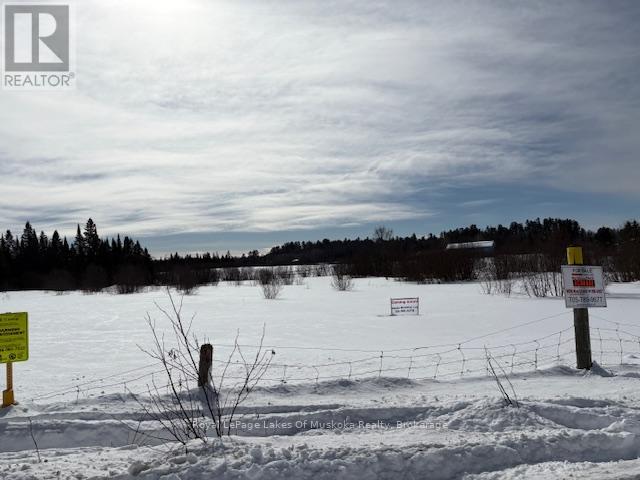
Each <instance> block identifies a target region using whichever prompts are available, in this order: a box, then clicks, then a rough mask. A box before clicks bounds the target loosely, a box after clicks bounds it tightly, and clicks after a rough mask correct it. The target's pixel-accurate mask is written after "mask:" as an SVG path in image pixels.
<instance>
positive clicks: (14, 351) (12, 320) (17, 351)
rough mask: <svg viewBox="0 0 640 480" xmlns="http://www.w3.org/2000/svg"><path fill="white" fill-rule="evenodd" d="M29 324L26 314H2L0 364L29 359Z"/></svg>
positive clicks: (0, 323) (0, 322) (0, 318)
mask: <svg viewBox="0 0 640 480" xmlns="http://www.w3.org/2000/svg"><path fill="white" fill-rule="evenodd" d="M28 322H29V320H28V315H27V313H24V312H23V313H1V314H0V363H13V362H24V361H25V360H28V359H29V329H28Z"/></svg>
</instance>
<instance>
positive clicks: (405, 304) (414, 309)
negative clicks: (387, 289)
mask: <svg viewBox="0 0 640 480" xmlns="http://www.w3.org/2000/svg"><path fill="white" fill-rule="evenodd" d="M391 315H420V299H419V298H418V297H415V298H413V297H412V298H392V299H391Z"/></svg>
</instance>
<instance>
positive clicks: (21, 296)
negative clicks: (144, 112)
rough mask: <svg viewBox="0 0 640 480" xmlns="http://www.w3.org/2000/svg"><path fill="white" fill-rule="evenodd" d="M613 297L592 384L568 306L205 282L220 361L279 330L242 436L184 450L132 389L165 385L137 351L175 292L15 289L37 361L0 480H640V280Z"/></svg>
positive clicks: (11, 298)
mask: <svg viewBox="0 0 640 480" xmlns="http://www.w3.org/2000/svg"><path fill="white" fill-rule="evenodd" d="M410 296H417V297H420V308H421V315H420V316H404V317H390V316H389V299H390V298H391V297H410ZM608 302H609V307H608V308H606V309H598V310H596V309H592V311H591V326H592V347H593V357H594V360H596V361H597V362H598V363H600V364H601V365H602V366H603V368H596V369H594V370H593V371H592V372H589V373H586V374H585V373H584V372H581V371H577V370H575V369H573V368H572V366H573V364H574V363H573V362H574V357H575V353H574V344H573V329H572V313H571V311H570V310H567V309H565V307H564V302H563V300H561V299H529V298H526V297H520V296H512V297H511V298H506V297H503V296H487V295H483V294H482V293H481V291H480V288H479V286H478V285H477V284H464V285H414V284H404V283H398V282H394V281H391V280H385V279H379V278H371V279H360V280H357V281H356V286H355V289H354V291H351V292H336V291H334V290H333V289H332V288H331V286H330V282H329V279H328V278H309V279H307V280H306V283H305V285H293V286H287V287H285V289H284V291H283V294H282V296H281V298H280V299H278V300H275V301H268V300H265V299H263V298H262V294H261V291H260V290H259V288H258V287H255V286H251V285H248V284H247V285H244V286H240V287H236V286H234V285H231V284H225V283H221V284H220V285H219V286H217V287H207V288H201V289H200V290H199V291H198V292H197V294H196V295H192V296H188V297H185V298H184V306H183V313H184V316H185V318H191V316H192V315H194V314H195V319H194V322H193V330H194V331H195V332H196V333H197V334H198V335H199V336H200V337H201V338H203V339H207V340H209V341H210V342H211V343H212V344H214V359H216V360H218V359H220V360H221V359H224V358H225V354H227V353H228V352H229V348H230V347H229V345H230V344H232V343H233V340H234V338H235V336H236V333H237V332H238V331H239V335H240V343H242V344H246V345H247V346H246V347H245V349H246V351H252V349H253V347H252V345H255V344H256V343H257V342H258V340H259V337H260V334H261V331H262V328H263V325H264V326H265V329H266V337H265V344H266V345H268V346H269V348H270V349H273V350H274V351H275V352H276V354H275V357H274V360H273V365H272V367H271V369H270V370H269V372H268V373H267V375H266V376H265V379H264V381H263V383H262V384H261V385H260V386H259V388H257V389H256V390H255V391H254V392H253V394H252V395H251V396H250V397H249V399H248V401H247V402H246V403H245V404H244V405H243V406H242V411H241V412H240V413H241V417H239V418H240V419H241V421H242V423H241V424H239V425H238V430H239V431H238V435H237V436H234V437H231V438H227V439H225V440H224V442H223V443H219V442H214V441H212V442H210V444H209V445H207V446H202V445H200V444H199V443H197V442H194V443H193V444H192V445H191V446H190V447H191V448H190V453H188V454H186V455H185V453H184V450H181V449H178V448H173V449H171V448H170V447H171V446H170V445H164V444H160V443H161V441H160V440H158V439H157V438H156V437H162V431H161V429H159V426H158V425H157V424H155V423H154V422H152V421H149V420H148V419H147V418H145V416H144V412H142V410H141V407H140V405H139V403H138V402H136V401H134V400H133V398H132V396H131V392H135V393H138V392H140V393H142V394H143V395H142V396H143V397H144V391H145V390H146V385H148V384H149V382H150V381H151V379H152V378H153V379H161V378H162V373H154V372H158V370H159V366H158V365H157V364H156V363H154V362H153V361H151V359H149V357H148V356H146V355H145V354H144V353H143V352H142V351H141V350H140V348H138V346H142V347H149V346H150V345H151V340H152V339H151V336H150V332H149V328H148V326H147V324H146V322H145V316H146V315H147V313H148V314H149V315H150V316H151V318H152V319H155V320H156V321H157V326H158V328H159V329H164V328H166V322H163V319H162V316H161V314H160V312H159V310H158V309H157V307H156V305H155V303H157V304H158V305H159V306H161V307H166V306H167V305H168V298H167V294H166V292H163V291H162V290H155V291H149V292H146V293H141V294H136V295H128V296H117V295H110V294H99V295H83V294H81V293H71V294H67V295H55V294H51V293H43V292H12V293H9V294H3V295H0V311H28V312H29V320H30V359H29V361H28V362H24V363H19V364H15V368H14V370H15V392H16V398H17V400H18V401H19V402H20V404H19V405H17V406H15V407H12V408H10V409H5V410H4V411H2V412H1V413H0V478H3V479H4V478H11V479H13V478H15V479H29V478H92V477H93V478H103V477H110V478H131V477H135V478H145V479H160V478H164V479H167V480H176V479H182V480H186V479H200V478H295V479H297V478H312V477H313V478H316V479H324V478H327V479H333V478H349V479H351V478H353V479H364V478H372V479H373V478H394V479H397V478H469V479H480V478H482V479H489V478H491V479H493V478H571V477H577V476H582V477H584V478H598V479H602V478H640V461H638V460H637V459H638V457H640V380H639V379H640V337H639V336H638V335H640V319H639V318H638V313H637V312H638V307H639V306H640V284H626V285H619V284H615V285H611V286H610V287H609V295H608ZM485 347H486V348H487V350H488V352H489V354H490V355H491V356H492V357H493V358H494V360H495V363H496V365H499V366H500V367H501V371H502V370H503V371H504V372H505V373H506V374H508V375H509V378H510V380H511V382H512V384H513V390H514V391H515V393H516V394H517V396H518V399H519V401H520V408H513V407H506V406H504V403H503V401H502V398H501V397H500V394H499V392H498V389H497V386H496V383H495V381H494V380H493V379H492V378H491V377H489V376H487V362H486V353H485V350H484V349H485ZM509 391H511V390H509ZM34 441H35V442H36V443H37V444H38V447H39V450H40V452H39V453H40V456H41V458H42V462H38V455H37V452H36V450H35V446H34Z"/></svg>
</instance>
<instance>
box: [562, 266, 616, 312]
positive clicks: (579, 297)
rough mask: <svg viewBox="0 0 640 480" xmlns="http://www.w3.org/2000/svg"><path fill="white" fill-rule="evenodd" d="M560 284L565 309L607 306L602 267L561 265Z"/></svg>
mask: <svg viewBox="0 0 640 480" xmlns="http://www.w3.org/2000/svg"><path fill="white" fill-rule="evenodd" d="M562 282H563V285H564V300H565V303H566V305H567V308H590V307H606V306H607V298H606V295H605V291H604V280H603V275H602V267H592V266H588V265H563V266H562Z"/></svg>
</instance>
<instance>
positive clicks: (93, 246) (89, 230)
mask: <svg viewBox="0 0 640 480" xmlns="http://www.w3.org/2000/svg"><path fill="white" fill-rule="evenodd" d="M84 244H85V248H86V253H87V255H89V256H91V257H95V256H97V255H98V251H99V249H100V237H99V236H98V227H97V226H96V224H95V223H94V222H93V220H92V219H89V220H87V224H86V225H85V227H84Z"/></svg>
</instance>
